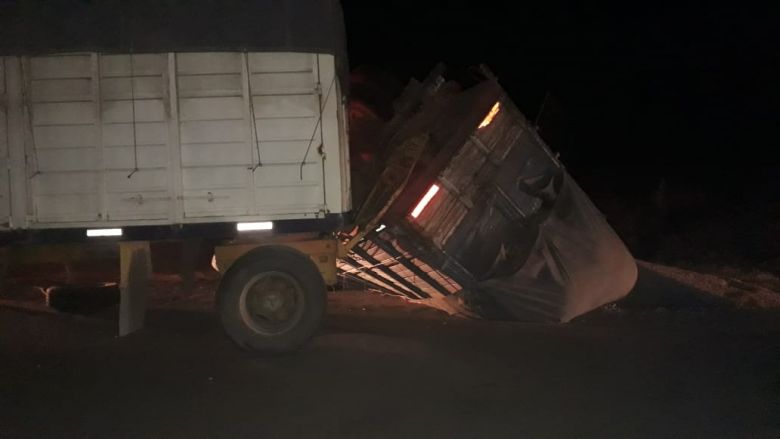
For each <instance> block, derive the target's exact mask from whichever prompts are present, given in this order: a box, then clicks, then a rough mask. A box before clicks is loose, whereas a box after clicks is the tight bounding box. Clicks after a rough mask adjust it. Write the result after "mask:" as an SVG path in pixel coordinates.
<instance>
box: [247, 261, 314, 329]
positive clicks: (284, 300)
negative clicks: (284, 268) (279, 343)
mask: <svg viewBox="0 0 780 439" xmlns="http://www.w3.org/2000/svg"><path fill="white" fill-rule="evenodd" d="M302 313H303V291H302V289H301V287H300V285H299V284H298V282H297V281H296V280H295V279H294V278H293V277H292V276H290V275H288V274H286V273H282V272H266V273H261V274H258V275H257V276H255V278H254V279H253V280H252V281H251V282H249V283H248V284H247V287H246V288H245V289H244V291H243V294H242V300H241V316H242V318H243V319H244V321H245V322H246V323H247V324H248V325H249V326H250V327H252V328H253V329H254V330H255V331H257V332H260V333H264V334H278V333H281V332H284V331H287V330H289V329H290V328H292V327H293V326H295V324H297V323H298V321H299V320H300V318H301V314H302Z"/></svg>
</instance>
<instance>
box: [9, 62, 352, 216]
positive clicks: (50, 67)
mask: <svg viewBox="0 0 780 439" xmlns="http://www.w3.org/2000/svg"><path fill="white" fill-rule="evenodd" d="M244 56H245V55H243V54H241V53H207V54H202V53H201V54H198V53H188V54H177V55H175V59H174V57H169V55H168V54H142V55H133V57H132V58H133V67H132V69H131V67H130V61H131V57H130V56H129V55H99V56H98V55H94V54H93V55H83V56H82V55H79V56H62V57H61V56H46V57H37V58H35V57H34V58H31V59H30V65H31V68H30V69H27V70H26V73H27V75H28V78H27V79H28V80H31V81H32V82H31V87H32V90H31V93H30V95H29V96H30V97H31V98H32V101H33V102H34V105H32V106H30V108H31V109H32V120H31V122H32V125H34V126H33V140H34V142H35V147H34V148H32V149H31V150H30V151H32V152H33V153H34V154H35V159H36V160H37V165H38V168H37V170H40V171H41V173H40V174H38V175H36V177H35V178H34V182H33V184H32V187H33V189H34V191H35V192H34V194H33V196H32V199H33V202H34V206H33V208H32V209H31V211H33V212H35V213H36V215H37V219H36V221H37V223H38V226H41V225H42V224H41V222H52V223H57V224H62V223H67V222H73V221H85V222H92V221H106V220H110V221H112V222H115V223H116V224H117V225H122V224H123V221H131V220H132V221H134V222H135V221H138V222H140V223H144V222H145V221H154V222H157V223H159V221H160V220H166V219H168V218H170V219H171V220H172V221H175V220H174V218H177V217H178V218H181V216H180V215H181V214H182V213H183V214H184V221H185V222H191V221H204V220H207V221H212V220H213V221H224V220H225V219H227V218H228V217H231V220H235V217H237V216H238V217H241V216H245V217H246V218H247V220H250V221H251V220H256V219H257V218H263V217H267V216H268V215H289V216H293V217H311V215H312V214H313V213H315V212H317V211H319V210H320V209H321V208H323V205H324V202H323V199H324V195H323V193H324V184H323V182H324V180H325V177H324V176H323V166H324V165H326V167H327V168H328V169H329V171H328V177H327V179H328V181H336V182H338V181H340V180H341V179H342V178H343V175H342V174H343V173H344V172H348V170H347V169H342V168H340V167H339V166H340V165H339V164H337V163H336V162H335V161H331V160H330V157H334V159H335V160H338V159H339V155H340V153H339V152H338V151H339V148H342V147H343V148H346V144H345V143H344V144H343V145H341V144H339V141H340V139H339V138H337V137H338V136H340V135H341V134H340V133H343V132H342V131H340V130H341V128H343V127H342V126H341V125H340V124H341V122H340V121H339V119H338V117H337V114H336V113H335V112H334V109H337V108H339V107H338V106H339V105H341V96H340V95H339V90H338V87H335V88H333V90H332V94H333V96H332V97H331V100H330V101H329V102H327V106H328V109H327V114H326V118H325V119H324V120H323V121H322V124H323V125H327V130H328V133H331V134H328V135H326V145H325V150H326V151H328V158H329V160H328V163H323V158H322V156H321V155H320V154H319V152H318V149H319V147H320V143H321V134H320V132H319V131H320V128H319V127H318V124H317V122H318V118H319V116H320V111H319V105H320V97H319V96H318V95H317V90H318V89H319V90H321V91H322V93H323V94H325V93H327V90H328V88H329V86H330V85H331V84H333V81H332V78H333V72H335V68H334V66H331V65H330V64H332V60H333V58H332V57H327V56H321V57H319V59H320V62H319V64H318V63H317V56H315V55H310V54H297V53H261V54H258V53H251V54H249V57H248V60H249V65H248V71H249V72H251V73H250V74H248V75H247V73H246V71H245V70H246V69H247V66H246V64H244V59H245V58H244ZM96 60H97V61H98V62H99V66H96V65H95V64H93V62H94V61H96ZM60 61H64V64H60ZM169 69H170V71H169ZM131 70H132V72H131ZM318 70H319V71H320V73H321V75H322V82H323V83H322V84H321V86H320V87H318V85H317V71H318ZM94 74H100V83H98V82H97V81H96V80H93V79H92V76H93V75H94ZM131 74H132V75H133V77H132V78H131V77H130V75H131ZM0 78H1V77H0ZM248 79H249V80H250V82H251V84H247V80H248ZM0 84H2V81H0ZM250 89H251V90H250ZM98 92H99V95H98V94H97V93H98ZM250 92H251V95H252V97H251V99H252V101H251V103H250V101H249V99H250ZM131 96H134V97H135V101H134V102H133V101H131ZM168 99H172V100H173V102H171V103H170V104H169V103H168V101H167V100H168ZM250 107H252V108H253V110H254V117H255V122H256V125H257V133H258V135H259V138H260V143H259V145H255V142H254V141H253V136H254V129H253V126H252V121H251V119H250ZM0 108H2V105H0ZM97 110H99V113H100V114H96V112H97ZM133 113H135V114H133ZM98 116H99V117H98ZM2 119H3V118H2V114H0V130H2ZM133 122H135V123H133ZM134 124H135V131H133V125H134ZM134 133H135V142H136V144H137V147H136V148H134V147H133V146H132V145H133V137H134ZM332 133H337V135H336V136H333V134H332ZM0 134H2V133H1V132H0ZM312 137H313V139H314V140H313V141H311V142H310V139H312ZM334 140H335V142H334ZM2 148H3V145H2V143H0V157H2V153H3V151H2ZM256 148H259V156H260V159H261V162H262V164H263V166H260V167H258V168H256V169H255V170H254V172H252V171H250V170H248V168H249V167H251V166H253V165H254V164H256V163H257V157H255V156H256V155H257V150H256ZM307 149H308V150H309V153H308V156H307V157H306V163H305V164H304V167H303V177H301V175H300V170H301V167H300V163H301V160H303V158H304V155H306V151H307ZM334 151H335V152H334ZM28 152H29V151H28ZM136 157H137V165H138V167H139V168H141V169H140V170H139V171H138V172H136V173H134V174H133V175H132V177H131V178H128V175H129V174H130V173H131V171H132V169H133V168H134V167H135V166H136ZM334 164H335V165H336V166H334ZM171 166H173V168H171ZM180 166H183V168H180ZM1 170H2V168H0V171H1ZM342 171H343V172H342ZM1 178H2V174H0V179H1ZM333 187H334V188H335V189H336V191H337V192H338V191H339V190H340V189H341V187H340V186H339V185H338V184H336V185H335V186H333ZM173 191H179V193H178V194H176V193H173ZM341 195H342V194H340V193H339V195H338V196H341ZM0 197H2V192H1V191H0ZM328 197H329V199H330V198H331V195H330V191H329V195H328ZM337 204H338V203H337ZM177 205H178V206H180V207H178V208H175V207H174V206H177ZM334 206H335V205H334ZM340 207H341V206H340V205H339V206H336V209H334V211H338V209H339V208H340ZM177 209H178V210H177ZM20 211H24V209H21V210H20ZM101 212H102V213H104V214H105V215H104V216H100V213H101ZM176 212H181V213H176ZM188 219H190V220H188ZM1 223H2V201H0V224H1ZM20 224H23V222H20ZM44 226H45V224H44Z"/></svg>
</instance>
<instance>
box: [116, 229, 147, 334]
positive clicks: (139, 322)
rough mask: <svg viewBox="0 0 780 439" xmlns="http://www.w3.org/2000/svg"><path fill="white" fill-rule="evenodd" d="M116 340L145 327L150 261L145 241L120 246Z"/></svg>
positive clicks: (122, 243) (125, 243) (121, 243)
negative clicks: (117, 335)
mask: <svg viewBox="0 0 780 439" xmlns="http://www.w3.org/2000/svg"><path fill="white" fill-rule="evenodd" d="M119 266H120V276H121V277H120V283H119V291H120V300H119V336H120V337H123V336H125V335H128V334H131V333H133V332H135V331H137V330H139V329H141V328H143V326H144V316H145V314H146V299H147V294H148V290H149V279H150V277H151V275H152V258H151V252H150V250H149V242H148V241H138V242H120V243H119Z"/></svg>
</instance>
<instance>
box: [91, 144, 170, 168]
mask: <svg viewBox="0 0 780 439" xmlns="http://www.w3.org/2000/svg"><path fill="white" fill-rule="evenodd" d="M134 149H135V148H133V147H132V146H119V147H107V148H105V149H104V150H103V166H104V167H105V169H109V170H126V169H133V167H134V166H135V154H136V152H137V153H138V167H139V168H154V167H160V166H165V165H167V160H168V146H167V145H153V146H146V145H144V146H139V147H138V148H137V151H134Z"/></svg>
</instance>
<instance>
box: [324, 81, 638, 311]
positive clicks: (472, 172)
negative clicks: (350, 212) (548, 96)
mask: <svg viewBox="0 0 780 439" xmlns="http://www.w3.org/2000/svg"><path fill="white" fill-rule="evenodd" d="M442 72H443V69H442V68H439V69H437V70H436V71H434V72H433V73H432V74H431V76H429V78H428V79H426V80H425V81H424V82H422V83H419V82H414V81H413V82H412V83H411V84H410V85H409V86H408V87H407V89H406V90H405V92H404V94H403V95H402V96H401V97H400V98H399V99H398V100H397V102H396V104H395V107H396V112H395V115H394V117H393V118H392V119H391V120H389V121H387V122H386V124H385V127H384V130H383V131H382V132H381V134H380V135H378V136H377V137H376V138H375V140H374V145H373V147H374V148H375V151H376V154H375V160H374V163H375V165H374V166H375V167H376V170H377V171H378V172H377V177H376V178H375V181H374V182H373V183H374V186H373V187H374V189H373V191H372V192H371V193H370V194H368V195H367V196H366V197H365V199H364V200H362V203H361V208H360V210H359V213H358V216H357V221H356V222H357V224H358V225H359V226H360V227H362V228H363V230H362V232H358V231H356V232H353V233H352V234H350V235H349V236H345V237H344V238H345V239H346V240H352V241H353V244H354V247H352V250H351V252H350V253H349V254H348V255H345V257H344V258H342V259H341V262H340V265H339V268H340V270H341V272H342V274H343V275H344V276H347V277H352V278H357V279H360V280H361V281H362V282H365V283H368V284H369V285H370V286H371V287H373V288H374V289H376V290H379V291H382V292H385V293H390V294H395V295H400V296H404V297H406V298H408V299H411V300H415V301H419V302H421V303H424V304H428V305H431V306H434V307H437V308H440V309H443V310H445V311H447V312H449V313H452V314H465V315H472V316H481V317H488V318H508V319H517V320H526V321H553V322H565V321H569V320H571V319H572V318H574V317H577V316H579V315H581V314H583V313H586V312H588V311H591V310H593V309H595V308H597V307H599V306H601V305H603V304H606V303H609V302H612V301H615V300H617V299H619V298H621V297H623V296H625V295H626V294H628V292H629V291H630V290H631V288H632V287H633V285H634V283H635V281H636V277H637V268H636V264H635V262H634V259H633V258H632V256H631V255H630V253H629V252H628V250H627V249H626V247H625V245H624V244H623V243H622V242H621V240H620V239H619V238H618V236H617V235H616V234H615V232H614V231H613V230H612V229H611V228H610V226H609V225H608V224H607V222H606V220H605V218H604V217H603V216H602V215H601V213H600V212H599V211H598V210H597V209H596V208H595V207H594V206H593V204H592V203H591V201H590V200H589V199H588V197H587V196H586V195H585V194H584V193H583V191H582V190H581V189H580V188H579V187H578V186H577V184H576V183H575V182H574V180H573V179H572V178H571V177H570V175H569V174H568V173H567V172H566V169H565V168H564V167H563V165H562V164H561V163H560V162H559V161H558V159H557V157H556V156H555V155H554V154H553V153H552V152H551V151H550V149H549V148H548V147H547V145H545V143H544V142H543V140H542V139H541V138H540V137H539V136H538V134H537V132H536V130H535V127H534V126H532V125H531V123H530V122H529V121H528V120H527V119H526V118H525V117H524V116H523V115H522V114H521V112H520V111H519V110H518V109H517V107H516V106H515V105H514V104H513V102H512V101H511V100H510V99H509V97H508V96H507V94H506V93H505V91H504V90H503V89H502V88H501V86H500V85H499V83H498V82H497V80H496V79H495V78H494V77H493V76H492V74H490V72H488V71H487V70H486V69H484V68H483V69H482V71H481V72H480V75H481V77H480V78H479V79H478V80H477V81H475V82H476V84H474V85H471V86H470V87H468V88H465V89H463V87H461V86H460V85H459V84H457V83H454V82H447V81H445V80H444V79H443V77H442V76H441V73H442ZM358 123H359V121H358ZM356 166H360V165H359V164H358V163H353V167H356ZM364 166H365V165H364ZM360 171H361V170H360V169H356V170H355V169H353V174H355V173H358V174H361V173H360ZM361 175H362V176H363V181H362V182H363V183H364V182H365V179H366V176H370V175H372V170H365V169H364V170H363V172H362V174H361ZM369 178H370V177H369ZM360 183H361V179H360V176H358V177H357V178H355V183H354V184H360ZM356 201H357V202H358V203H360V202H361V200H356Z"/></svg>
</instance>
